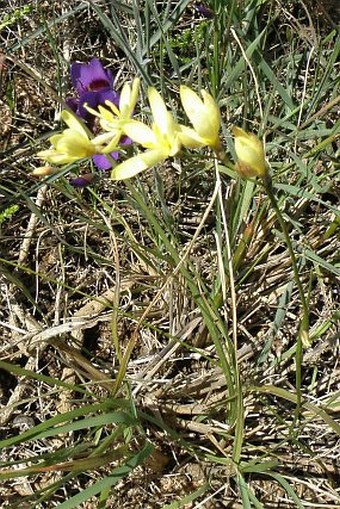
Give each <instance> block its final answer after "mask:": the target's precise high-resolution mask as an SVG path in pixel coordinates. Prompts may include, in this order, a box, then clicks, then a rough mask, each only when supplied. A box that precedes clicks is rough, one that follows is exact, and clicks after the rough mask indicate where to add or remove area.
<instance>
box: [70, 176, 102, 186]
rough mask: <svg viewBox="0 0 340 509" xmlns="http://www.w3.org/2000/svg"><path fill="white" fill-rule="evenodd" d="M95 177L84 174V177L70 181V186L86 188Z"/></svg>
mask: <svg viewBox="0 0 340 509" xmlns="http://www.w3.org/2000/svg"><path fill="white" fill-rule="evenodd" d="M95 177H96V175H95V174H94V173H85V174H84V175H80V176H79V177H75V178H74V179H71V180H70V184H71V186H74V187H86V186H88V185H90V184H92V182H93V181H94V179H95Z"/></svg>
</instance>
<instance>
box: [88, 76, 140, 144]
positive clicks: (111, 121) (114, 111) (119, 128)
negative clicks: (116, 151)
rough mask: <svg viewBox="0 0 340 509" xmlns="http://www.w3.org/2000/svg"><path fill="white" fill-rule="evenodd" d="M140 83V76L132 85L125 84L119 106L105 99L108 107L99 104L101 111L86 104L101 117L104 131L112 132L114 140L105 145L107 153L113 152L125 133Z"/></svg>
mask: <svg viewBox="0 0 340 509" xmlns="http://www.w3.org/2000/svg"><path fill="white" fill-rule="evenodd" d="M139 85H140V79H139V78H135V79H134V80H133V82H132V85H130V84H129V83H125V84H124V86H123V89H122V91H121V94H120V97H119V107H117V106H116V105H115V104H114V103H113V102H112V101H108V100H107V101H105V104H106V106H107V107H106V108H105V107H104V106H101V105H99V106H98V110H99V112H98V111H96V110H94V109H92V108H90V107H89V106H86V105H85V108H86V109H87V110H88V111H89V112H90V113H91V114H92V115H94V116H96V117H99V122H100V125H101V127H102V128H103V129H104V131H108V132H110V133H111V137H112V140H111V141H110V143H109V145H108V146H107V147H105V150H104V152H105V153H108V152H112V150H113V148H115V147H116V146H117V145H118V143H119V140H120V138H121V137H122V135H123V134H124V132H123V129H124V125H125V123H126V122H128V121H130V119H131V117H132V115H133V111H134V109H135V106H136V103H137V99H138V93H139ZM108 108H110V109H108ZM110 110H111V111H110Z"/></svg>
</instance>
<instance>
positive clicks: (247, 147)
mask: <svg viewBox="0 0 340 509" xmlns="http://www.w3.org/2000/svg"><path fill="white" fill-rule="evenodd" d="M233 134H234V136H235V152H236V156H237V159H238V161H237V165H236V169H237V170H238V171H239V173H240V174H241V175H242V176H244V177H255V176H259V177H264V176H265V175H266V174H267V168H266V162H265V156H264V149H263V143H262V141H261V140H259V138H257V137H256V136H255V134H253V133H247V132H246V131H244V130H243V129H241V128H240V127H234V128H233Z"/></svg>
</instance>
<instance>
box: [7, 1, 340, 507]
mask: <svg viewBox="0 0 340 509" xmlns="http://www.w3.org/2000/svg"><path fill="white" fill-rule="evenodd" d="M208 3H209V6H210V8H211V9H212V11H213V12H215V16H214V17H213V18H212V19H203V18H202V19H201V18H200V17H199V16H198V15H197V13H196V14H195V16H194V19H192V16H193V13H195V12H196V11H195V10H194V7H193V6H190V2H189V1H183V2H176V4H173V3H171V2H164V3H159V4H156V3H155V2H152V1H151V0H147V1H146V2H145V3H144V4H143V7H141V6H140V5H139V2H135V1H132V2H129V3H128V4H123V3H122V4H120V3H117V2H115V3H113V2H108V3H107V4H106V3H105V2H89V3H88V4H87V6H88V8H89V11H87V10H85V7H84V6H85V4H84V6H83V5H78V2H75V3H74V4H73V3H72V2H69V3H68V6H67V9H63V10H61V9H60V10H58V9H56V10H55V11H53V10H52V11H48V12H47V13H44V12H42V11H41V10H40V9H39V7H37V11H36V15H37V19H39V23H38V22H37V23H36V24H35V25H34V26H32V27H30V26H29V25H27V26H26V25H25V24H24V25H23V28H25V37H22V36H21V35H20V32H18V31H13V27H12V25H11V27H10V28H11V30H12V32H5V35H4V36H2V37H3V38H4V37H7V39H6V46H7V52H8V56H9V59H8V64H7V65H12V66H14V67H13V71H12V72H13V77H12V76H11V75H9V76H8V75H6V76H5V78H4V84H3V87H4V90H5V96H4V97H5V102H6V101H7V104H8V105H9V107H10V109H11V111H12V118H13V125H14V126H15V128H11V129H12V131H7V132H8V133H9V134H6V136H7V138H6V140H7V141H6V143H7V145H5V146H4V156H3V165H4V175H5V176H6V178H4V179H2V182H1V186H0V192H1V200H2V209H3V211H2V212H1V213H0V223H1V233H2V235H3V239H2V240H1V243H2V249H1V260H0V271H1V275H2V282H1V285H2V292H3V298H2V304H1V318H0V320H1V326H2V328H3V346H2V347H1V350H0V351H1V359H2V360H1V361H0V370H1V377H3V378H4V380H5V381H4V383H3V386H4V395H3V401H2V404H3V412H2V418H1V419H2V421H1V422H2V425H3V432H2V436H1V441H0V447H1V469H0V479H1V480H2V483H3V486H4V491H0V498H1V497H2V500H3V502H2V503H3V507H13V508H14V507H19V506H21V505H22V503H23V502H26V503H27V504H28V505H27V506H28V507H32V508H33V507H39V508H40V507H62V508H65V509H66V508H71V507H82V504H85V503H89V504H91V507H131V508H133V507H162V508H164V509H165V508H167V509H170V508H175V507H200V506H201V505H200V504H202V506H203V505H204V504H205V501H206V500H208V499H210V500H212V501H213V502H214V503H216V504H217V503H218V502H224V503H229V502H230V503H237V502H238V503H242V505H243V507H245V508H247V507H275V505H276V504H277V503H279V502H282V501H284V503H286V506H287V507H306V506H312V504H316V503H327V504H334V505H333V506H334V507H335V506H336V505H335V504H337V503H338V495H339V494H338V492H337V486H336V484H335V482H334V480H335V475H336V472H335V470H334V466H333V461H335V460H336V444H337V440H338V435H339V432H340V429H339V424H338V423H337V419H336V417H337V412H338V409H339V393H338V391H337V385H338V375H337V374H336V369H335V366H336V361H335V358H336V355H338V349H339V345H338V337H337V327H338V322H339V311H338V300H339V283H338V281H339V276H340V267H339V259H338V248H339V240H338V227H339V213H338V210H337V201H338V196H337V189H336V181H337V180H338V178H339V166H338V163H337V159H336V158H337V153H336V150H337V146H336V145H337V140H338V138H339V121H338V120H337V118H336V115H335V108H336V105H337V103H338V96H337V87H336V83H337V69H336V60H337V55H338V52H339V40H338V38H337V34H336V32H335V30H333V29H331V28H327V26H324V27H321V28H320V29H319V28H318V26H317V24H316V22H315V23H314V24H312V20H313V19H314V17H315V16H316V14H315V13H313V12H311V16H310V17H308V16H306V13H305V7H303V6H299V9H300V11H299V12H300V16H301V19H303V27H302V25H301V21H299V22H298V23H297V22H295V21H294V20H295V17H293V18H291V17H289V12H288V8H287V9H286V10H283V11H281V10H280V9H278V8H275V7H273V6H270V5H269V3H266V2H259V1H250V2H249V1H247V2H236V1H232V0H231V1H228V2H222V1H221V0H214V1H213V0H212V1H211V2H206V4H208ZM225 4H227V5H225ZM87 6H86V7H87ZM15 12H16V11H15ZM15 12H12V13H11V12H10V8H9V11H8V14H6V16H7V17H6V20H7V19H12V18H13V16H14V14H15ZM303 13H304V14H303ZM10 16H12V18H11V17H10ZM77 16H78V18H77ZM79 16H80V17H81V18H79ZM292 16H293V14H292ZM13 19H14V18H13ZM79 19H81V20H82V21H83V22H84V27H85V28H84V31H82V30H80V32H79V21H77V20H79ZM315 19H316V18H315ZM17 22H18V26H19V27H20V24H21V23H25V22H27V20H26V21H25V18H24V14H23V17H20V19H19V18H18V19H17ZM65 23H67V27H68V29H69V31H68V35H66V32H65V31H64V30H62V28H63V27H64V26H65V25H64V24H65ZM86 27H87V28H86ZM5 28H6V29H7V28H8V29H9V27H7V26H6V27H5ZM23 28H22V29H23ZM91 30H93V33H91ZM98 34H100V36H99V35H98ZM308 35H309V36H308ZM188 41H190V43H189V42H188ZM37 46H39V47H40V48H42V49H41V53H40V56H39V58H38V57H37V53H36V48H37ZM104 55H105V56H106V57H107V59H108V60H109V62H107V63H108V66H110V67H111V68H113V69H115V70H116V72H117V79H116V84H115V86H117V88H118V89H121V88H122V85H123V83H124V82H125V80H131V79H133V78H134V77H135V76H136V75H138V76H140V77H141V81H142V93H141V99H140V102H139V105H138V108H137V109H136V115H137V117H138V119H140V120H143V121H145V119H147V118H148V117H149V112H148V103H147V100H146V93H147V87H148V85H151V84H152V85H153V86H155V87H156V88H157V89H158V90H159V91H160V92H161V93H162V96H163V98H164V99H165V101H166V103H167V107H168V108H169V109H171V111H172V112H173V114H174V116H175V117H176V118H177V120H178V121H181V122H184V121H185V116H184V113H183V110H182V108H181V107H180V106H179V104H180V102H179V96H178V91H179V86H180V84H185V85H188V86H190V87H192V88H193V89H194V90H196V91H198V90H199V89H200V88H205V89H207V90H208V91H210V93H211V94H212V95H213V96H214V97H215V99H216V100H217V102H218V103H219V105H220V108H221V115H222V132H223V144H224V149H225V151H226V153H227V157H228V160H225V161H222V162H217V161H215V159H214V156H213V155H212V154H211V153H210V152H209V151H208V150H203V149H200V150H196V151H190V152H189V151H183V152H182V153H181V154H180V155H179V156H178V157H176V158H174V159H168V160H166V161H164V162H163V163H161V164H160V165H158V166H157V167H154V168H152V169H150V170H147V171H146V172H144V173H141V174H140V175H138V176H136V177H134V178H133V179H130V180H127V181H124V182H113V181H111V180H110V179H109V177H108V176H105V175H104V174H103V173H102V172H100V171H99V170H96V169H95V168H91V171H92V172H94V173H96V174H97V179H96V180H95V181H94V182H93V184H92V186H90V187H88V188H85V189H77V188H75V187H73V186H71V185H70V183H69V179H70V176H72V175H73V176H74V175H77V174H78V172H79V171H83V170H85V168H87V167H88V166H89V165H91V163H89V162H82V163H80V164H71V165H68V166H66V167H65V168H62V169H61V170H60V172H59V173H58V174H57V175H52V176H49V177H47V178H46V179H44V180H43V181H38V182H37V181H33V179H32V177H31V176H30V172H31V171H32V170H33V169H34V168H35V167H36V166H37V165H40V163H39V162H37V159H35V158H34V155H35V153H36V152H37V151H38V150H42V149H43V148H46V146H47V144H46V142H45V140H46V138H47V137H48V136H47V135H48V134H50V132H51V131H52V130H55V129H58V128H59V127H60V126H59V124H58V122H57V121H56V120H55V112H56V111H60V103H62V101H64V100H65V97H66V96H68V95H69V88H68V86H67V84H66V83H67V80H68V72H69V69H68V65H69V62H72V61H74V60H83V61H85V60H87V59H89V58H91V57H93V56H96V57H103V56H104ZM51 63H56V65H55V67H53V66H51ZM23 77H24V78H23ZM22 80H23V82H24V83H25V84H26V85H27V83H30V86H32V87H33V89H34V93H35V94H36V95H37V96H38V97H40V98H41V99H40V100H41V101H42V102H41V103H39V105H40V106H39V108H37V107H35V108H34V107H33V104H34V100H35V99H34V97H33V93H30V95H29V100H30V101H32V108H31V110H29V109H28V110H27V113H26V116H25V119H26V122H27V124H28V125H30V126H31V127H30V130H29V132H28V133H27V134H26V131H25V129H24V128H23V125H22V124H21V123H20V119H22V118H24V113H25V111H26V110H25V107H26V106H25V103H24V102H23V101H22V99H21V95H20V93H19V92H20V90H21V89H20V87H22ZM55 83H57V84H58V85H56V86H55V85H54V84H55ZM34 87H35V88H34ZM13 90H14V91H15V90H17V91H16V92H15V93H13ZM56 97H58V98H59V100H58V101H57V100H56ZM235 124H236V125H238V126H240V127H242V128H244V129H246V130H248V131H253V132H255V133H257V134H258V136H259V137H260V138H262V137H263V138H264V140H265V142H266V156H267V161H268V164H269V168H270V174H271V178H272V188H269V189H268V188H267V192H266V186H263V184H262V182H261V180H260V179H258V180H256V179H254V178H253V179H251V180H246V179H241V178H240V177H239V176H238V174H237V173H236V171H234V169H233V164H232V163H233V162H234V161H235V149H234V141H233V135H232V131H231V128H232V126H233V125H235ZM46 131H48V132H47V133H46ZM5 172H6V173H5ZM268 191H269V195H268ZM271 193H272V194H271ZM273 206H274V207H273ZM278 218H279V219H278ZM285 235H286V236H285ZM287 237H288V247H287ZM292 260H293V261H294V260H295V262H296V266H295V268H294V266H293V265H292ZM307 314H308V318H309V324H308V329H309V341H310V344H309V346H308V344H307V341H306V342H305V345H304V348H302V346H303V345H302V340H301V332H300V335H299V326H300V323H301V321H302V322H303V319H304V316H306V315H307ZM305 325H306V324H305ZM300 331H301V329H300ZM19 417H21V418H23V417H24V419H21V420H20V419H19ZM25 418H26V419H25ZM20 423H21V424H20ZM25 426H26V427H25ZM195 472H196V474H195ZM195 476H196V477H195ZM21 478H22V479H24V480H25V485H24V484H23V485H22V486H23V487H22V491H21V492H20V491H19V490H18V483H20V482H21ZM26 481H27V482H26ZM166 482H168V484H166ZM131 486H132V488H131ZM117 504H118V505H117ZM119 504H121V505H119ZM134 504H135V505H134ZM188 504H191V505H190V506H189V505H188ZM331 506H332V505H331ZM84 507H85V505H84Z"/></svg>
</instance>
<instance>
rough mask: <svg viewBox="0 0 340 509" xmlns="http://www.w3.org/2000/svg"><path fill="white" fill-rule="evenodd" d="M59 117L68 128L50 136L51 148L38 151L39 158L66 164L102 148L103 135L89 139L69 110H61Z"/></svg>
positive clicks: (88, 155) (89, 155)
mask: <svg viewBox="0 0 340 509" xmlns="http://www.w3.org/2000/svg"><path fill="white" fill-rule="evenodd" d="M61 118H62V119H63V120H64V122H65V123H66V124H67V125H68V129H65V130H64V131H63V132H62V133H60V134H55V135H54V136H51V138H50V142H51V143H52V148H50V149H48V150H42V151H40V152H38V153H37V156H38V157H39V158H40V159H43V160H44V161H47V162H48V163H52V164H67V163H72V162H73V161H78V160H79V159H83V158H85V157H91V156H92V155H93V154H96V153H98V152H100V151H101V150H102V143H103V142H104V141H105V138H103V136H98V137H97V138H94V139H90V138H89V136H88V134H87V130H86V129H85V127H84V126H83V124H82V123H81V121H80V120H79V119H78V118H77V117H76V116H75V115H73V114H72V113H70V112H69V111H66V110H64V111H62V113H61Z"/></svg>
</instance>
